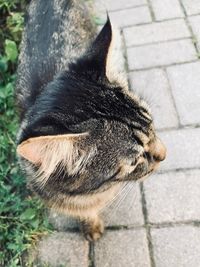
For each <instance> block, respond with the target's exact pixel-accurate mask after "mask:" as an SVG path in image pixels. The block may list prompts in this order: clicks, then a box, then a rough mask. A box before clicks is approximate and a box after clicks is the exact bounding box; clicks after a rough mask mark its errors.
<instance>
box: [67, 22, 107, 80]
mask: <svg viewBox="0 0 200 267" xmlns="http://www.w3.org/2000/svg"><path fill="white" fill-rule="evenodd" d="M111 42H112V26H111V23H110V19H109V17H107V22H106V24H105V25H104V26H103V28H102V30H101V31H100V33H99V34H98V36H97V37H96V39H95V40H94V42H93V43H92V45H91V46H90V48H89V49H88V51H87V52H86V53H85V55H84V56H83V57H81V58H80V59H78V61H77V62H76V63H75V64H72V66H71V67H72V69H75V70H76V71H77V72H79V73H92V74H96V75H97V77H105V76H106V65H107V60H108V53H109V49H110V46H111Z"/></svg>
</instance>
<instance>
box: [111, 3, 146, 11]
mask: <svg viewBox="0 0 200 267" xmlns="http://www.w3.org/2000/svg"><path fill="white" fill-rule="evenodd" d="M144 6H147V4H141V5H136V6H129V7H124V8H117V9H114V10H112V9H111V10H109V9H108V12H109V13H115V12H117V11H122V10H129V9H130V8H131V9H134V8H138V7H144Z"/></svg>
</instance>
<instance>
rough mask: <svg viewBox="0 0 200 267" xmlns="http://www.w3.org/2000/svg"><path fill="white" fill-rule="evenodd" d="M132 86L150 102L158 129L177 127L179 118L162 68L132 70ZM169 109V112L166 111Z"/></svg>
mask: <svg viewBox="0 0 200 267" xmlns="http://www.w3.org/2000/svg"><path fill="white" fill-rule="evenodd" d="M129 78H130V83H131V88H132V90H134V91H135V92H136V93H138V94H139V95H141V96H144V99H146V101H147V102H148V103H149V105H150V107H151V110H152V114H153V117H154V123H155V127H156V128H157V129H163V128H169V127H177V126H178V119H177V114H176V110H175V107H174V105H173V100H172V97H171V94H170V91H169V84H168V80H167V78H166V74H165V72H164V71H163V70H161V69H153V70H148V71H137V72H132V73H130V75H129ZM166 111H167V112H166Z"/></svg>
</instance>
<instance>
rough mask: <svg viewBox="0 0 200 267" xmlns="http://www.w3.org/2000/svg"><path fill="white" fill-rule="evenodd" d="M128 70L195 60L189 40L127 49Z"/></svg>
mask: <svg viewBox="0 0 200 267" xmlns="http://www.w3.org/2000/svg"><path fill="white" fill-rule="evenodd" d="M127 55H128V66H129V70H134V69H135V70H137V69H144V68H152V67H158V66H166V65H171V64H177V63H184V62H188V61H192V60H195V59H197V55H196V51H195V48H194V46H193V44H192V41H191V40H189V39H188V40H187V39H186V40H179V41H170V42H167V43H159V44H152V45H146V46H141V47H131V48H128V49H127Z"/></svg>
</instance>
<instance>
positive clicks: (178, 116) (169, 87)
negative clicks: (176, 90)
mask: <svg viewBox="0 0 200 267" xmlns="http://www.w3.org/2000/svg"><path fill="white" fill-rule="evenodd" d="M164 72H165V76H166V79H167V83H168V91H169V93H170V97H171V100H172V104H173V106H174V109H175V110H176V116H177V119H178V128H180V127H181V118H180V115H179V113H178V108H177V105H176V102H175V99H174V96H173V93H172V88H171V84H170V80H169V77H168V73H167V70H166V68H165V69H164Z"/></svg>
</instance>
